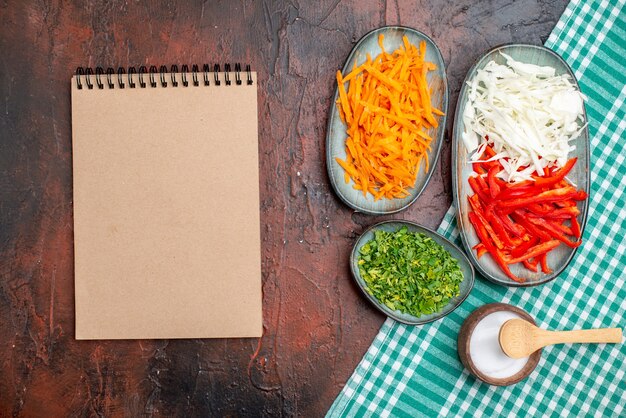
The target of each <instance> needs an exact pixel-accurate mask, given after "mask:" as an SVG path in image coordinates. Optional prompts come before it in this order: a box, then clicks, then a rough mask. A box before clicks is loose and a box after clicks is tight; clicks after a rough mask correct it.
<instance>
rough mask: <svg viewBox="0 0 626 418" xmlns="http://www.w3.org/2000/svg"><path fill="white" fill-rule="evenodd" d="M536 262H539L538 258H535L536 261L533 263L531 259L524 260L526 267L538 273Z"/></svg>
mask: <svg viewBox="0 0 626 418" xmlns="http://www.w3.org/2000/svg"><path fill="white" fill-rule="evenodd" d="M536 262H537V260H535V262H534V263H531V262H530V261H529V260H524V261H522V264H524V267H526V268H527V269H528V270H530V271H533V272H535V273H537V264H536Z"/></svg>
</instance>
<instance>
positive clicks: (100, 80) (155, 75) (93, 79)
mask: <svg viewBox="0 0 626 418" xmlns="http://www.w3.org/2000/svg"><path fill="white" fill-rule="evenodd" d="M212 68H213V70H212V71H211V66H210V65H209V64H204V65H203V66H202V71H200V67H199V66H198V65H197V64H193V65H192V66H191V71H189V66H188V65H187V64H183V65H182V66H181V68H180V69H181V71H180V73H179V72H178V65H176V64H174V65H171V66H170V68H169V71H168V68H167V66H165V65H161V66H159V67H158V68H157V67H156V66H155V65H151V66H150V68H149V69H148V68H146V66H145V65H142V66H140V67H139V70H137V69H136V68H135V67H128V70H127V69H125V68H124V67H118V68H117V80H115V77H114V76H115V74H116V71H115V70H114V69H113V68H111V67H108V68H107V69H106V71H105V70H104V69H103V68H102V67H96V69H95V72H94V70H93V68H91V67H78V68H77V69H76V88H78V90H82V89H83V87H84V86H86V87H87V89H88V90H92V89H93V88H94V86H97V88H98V89H99V90H102V89H104V88H105V86H106V87H107V88H109V89H113V88H115V87H116V86H115V85H116V84H117V88H120V89H124V88H126V86H128V88H131V89H134V88H137V84H136V83H135V81H136V82H137V83H138V84H139V88H142V89H145V88H147V87H148V86H149V87H151V88H155V87H157V86H158V85H159V84H160V87H161V88H167V87H178V86H179V85H182V86H183V87H189V85H190V84H191V85H192V86H194V87H197V86H200V84H202V85H204V86H209V85H211V76H210V73H211V72H212V73H213V77H212V78H213V81H212V83H213V84H215V85H216V86H221V85H222V80H223V81H224V85H226V86H230V85H232V80H231V78H230V77H231V76H230V73H231V72H233V71H232V67H231V65H230V64H229V63H226V64H224V72H223V73H222V71H221V67H220V65H219V64H214V65H213V67H212ZM244 71H245V73H246V84H247V85H251V84H252V83H253V81H252V71H251V69H250V65H249V64H247V65H246V67H245V70H243V71H242V69H241V64H240V63H235V71H234V75H235V84H236V85H238V86H240V85H241V84H242V79H241V73H242V72H244ZM200 72H202V83H200V79H199V78H198V73H200ZM168 73H169V74H170V82H168V80H167V74H168ZM188 73H191V83H190V82H189V81H190V80H188V79H187V74H188ZM220 73H221V74H222V79H220ZM178 74H179V75H180V83H179V80H178V79H177V75H178ZM125 75H126V77H124V76H125ZM105 77H106V78H105ZM124 78H126V81H127V82H124ZM146 79H147V82H146Z"/></svg>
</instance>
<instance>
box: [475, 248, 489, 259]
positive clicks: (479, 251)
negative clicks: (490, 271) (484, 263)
mask: <svg viewBox="0 0 626 418" xmlns="http://www.w3.org/2000/svg"><path fill="white" fill-rule="evenodd" d="M486 252H487V248H485V246H484V245H481V246H480V247H479V248H477V249H476V258H480V257H482V256H483V255H485V253H486Z"/></svg>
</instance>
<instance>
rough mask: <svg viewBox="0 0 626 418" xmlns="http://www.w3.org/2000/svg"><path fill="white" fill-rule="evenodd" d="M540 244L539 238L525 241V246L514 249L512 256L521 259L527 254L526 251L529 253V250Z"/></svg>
mask: <svg viewBox="0 0 626 418" xmlns="http://www.w3.org/2000/svg"><path fill="white" fill-rule="evenodd" d="M538 243H539V238H537V237H532V238H530V239H529V240H528V241H525V242H524V243H523V244H521V245H519V246H517V247H516V248H513V249H512V250H511V256H512V257H520V256H522V255H524V254H525V253H526V251H528V249H529V248H531V247H533V246H535V245H537V244H538Z"/></svg>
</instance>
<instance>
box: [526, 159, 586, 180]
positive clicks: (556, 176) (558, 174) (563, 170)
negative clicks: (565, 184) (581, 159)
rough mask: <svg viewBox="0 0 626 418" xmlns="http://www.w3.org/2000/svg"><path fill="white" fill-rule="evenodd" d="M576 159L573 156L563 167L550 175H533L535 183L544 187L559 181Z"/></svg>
mask: <svg viewBox="0 0 626 418" xmlns="http://www.w3.org/2000/svg"><path fill="white" fill-rule="evenodd" d="M576 160H577V158H575V157H574V158H572V159H570V160H569V161H568V162H567V163H565V165H564V166H563V167H561V168H560V169H558V170H557V171H555V172H554V173H553V174H552V175H551V176H550V174H546V176H545V177H535V184H536V185H537V186H541V187H546V186H552V185H553V184H556V183H558V182H560V181H561V180H563V179H564V178H565V176H566V175H567V173H569V172H570V170H571V169H572V167H574V164H576Z"/></svg>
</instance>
